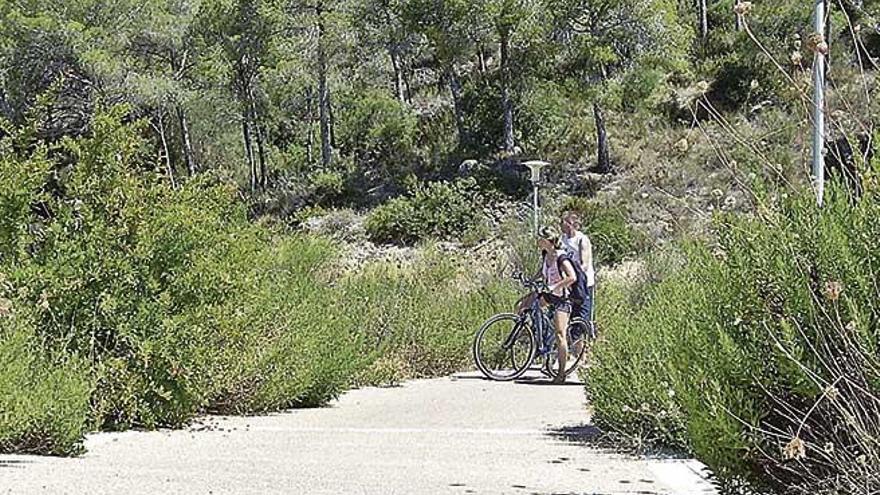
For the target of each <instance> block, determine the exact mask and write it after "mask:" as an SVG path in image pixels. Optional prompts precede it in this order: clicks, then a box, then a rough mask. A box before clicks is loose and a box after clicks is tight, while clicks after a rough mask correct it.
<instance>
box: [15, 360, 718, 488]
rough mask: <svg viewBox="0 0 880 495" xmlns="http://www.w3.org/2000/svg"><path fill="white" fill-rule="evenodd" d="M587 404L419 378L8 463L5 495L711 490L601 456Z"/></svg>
mask: <svg viewBox="0 0 880 495" xmlns="http://www.w3.org/2000/svg"><path fill="white" fill-rule="evenodd" d="M585 407H586V406H585V404H584V393H583V387H582V386H580V385H578V384H569V385H567V386H550V385H543V384H540V382H539V381H537V380H535V381H526V382H524V383H494V382H489V381H486V380H483V379H481V378H479V377H478V376H476V375H474V374H462V375H457V376H454V377H449V378H440V379H435V380H418V381H412V382H408V383H406V384H404V385H403V386H401V387H394V388H367V389H362V390H355V391H352V392H349V393H347V394H345V395H344V396H343V397H342V398H341V399H340V400H338V401H336V402H334V403H333V404H332V405H331V406H330V407H327V408H323V409H310V410H295V411H290V412H285V413H280V414H276V415H271V416H260V417H232V418H221V417H207V418H203V419H202V420H201V421H199V422H198V423H197V424H195V425H193V426H192V427H191V428H189V429H186V430H179V431H158V432H124V433H100V434H95V435H91V436H89V438H88V439H87V441H86V448H87V449H88V452H87V453H86V454H85V455H83V456H82V457H80V458H76V459H58V458H44V457H30V456H0V493H14V494H29V495H30V494H44V493H52V494H57V493H69V494H123V495H134V494H161V493H175V494H251V493H253V494H263V493H268V494H282V493H283V494H377V495H379V494H381V495H386V494H401V495H410V494H467V493H477V494H498V493H505V494H506V493H509V494H570V493H575V494H644V495H648V494H675V495H698V494H699V495H703V494H712V493H714V490H713V489H712V487H711V485H709V484H708V483H707V482H705V481H704V480H703V479H701V478H700V476H699V475H698V471H699V470H700V467H701V466H700V465H699V464H698V463H696V462H694V461H686V460H645V459H636V458H631V457H627V456H623V455H618V454H615V453H611V452H605V451H601V450H597V449H595V448H593V447H590V446H589V445H588V442H587V440H588V439H589V438H590V436H591V435H592V434H594V433H595V430H594V429H593V428H592V427H591V426H590V425H588V424H585V423H584V422H585V420H587V419H588V415H587V412H586V408H585Z"/></svg>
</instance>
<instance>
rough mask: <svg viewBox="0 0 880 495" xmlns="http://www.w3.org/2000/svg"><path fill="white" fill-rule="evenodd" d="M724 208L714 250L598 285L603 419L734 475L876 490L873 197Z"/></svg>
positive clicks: (822, 488) (693, 249) (877, 321)
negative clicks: (745, 212)
mask: <svg viewBox="0 0 880 495" xmlns="http://www.w3.org/2000/svg"><path fill="white" fill-rule="evenodd" d="M875 174H876V171H874V172H872V173H869V174H868V175H867V177H868V180H866V192H865V194H864V195H863V196H862V197H861V198H859V199H854V198H852V197H851V196H850V195H849V194H846V193H845V191H843V190H841V189H839V188H838V189H836V190H835V191H833V192H832V194H831V197H830V198H829V200H828V203H827V205H826V206H825V208H823V209H818V208H817V207H816V206H815V205H814V203H813V202H814V199H813V198H812V196H811V195H809V194H804V195H799V196H796V197H794V198H791V199H789V200H786V201H785V203H784V204H781V205H779V206H778V208H772V209H765V210H763V211H761V212H759V214H758V216H756V217H754V218H742V217H735V216H724V217H718V218H717V221H716V228H715V230H716V234H717V238H718V241H717V244H716V245H714V246H711V245H710V246H707V245H705V244H690V245H682V246H679V248H678V249H676V250H670V251H667V252H665V253H661V254H657V255H655V256H654V258H653V260H652V261H651V263H649V269H648V273H647V275H646V276H645V277H643V278H642V279H641V280H639V281H635V282H630V283H622V284H620V283H619V284H617V285H615V286H613V287H605V288H604V289H603V292H602V299H601V300H600V301H599V303H600V307H599V308H598V315H599V320H600V324H601V325H602V328H603V329H604V330H605V332H604V340H603V342H602V343H601V344H600V345H598V346H597V349H596V360H595V363H594V367H593V369H592V370H591V372H590V379H589V382H588V393H589V395H590V397H591V399H592V401H593V403H594V405H595V408H596V413H597V414H596V418H597V420H598V421H599V422H600V423H601V424H602V425H604V426H605V427H606V428H610V429H614V430H618V431H622V432H627V433H628V434H630V435H633V436H636V437H638V438H641V439H642V440H644V441H645V442H648V443H652V444H661V445H673V446H677V447H682V448H686V449H688V450H690V451H691V452H693V453H694V454H696V456H697V457H698V458H700V459H702V460H704V461H705V462H706V463H707V464H709V466H710V467H711V468H713V470H714V471H715V472H716V473H717V474H718V475H719V476H720V477H721V479H723V480H725V481H727V482H730V483H732V482H734V481H736V480H747V481H749V482H751V483H753V484H754V485H756V486H758V487H762V488H764V489H769V490H772V491H775V492H780V493H857V494H862V493H864V494H867V493H876V492H877V491H878V490H880V477H878V473H880V454H878V452H880V448H878V445H880V444H878V442H880V420H878V418H880V401H878V400H877V397H878V396H880V354H878V344H877V342H878V337H880V303H878V301H880V289H878V285H877V280H878V277H880V222H878V221H877V218H878V214H880V195H878V189H877V186H876V182H873V181H874V179H872V177H876V175H875Z"/></svg>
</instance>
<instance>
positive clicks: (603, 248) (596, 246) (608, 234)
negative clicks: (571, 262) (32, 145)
mask: <svg viewBox="0 0 880 495" xmlns="http://www.w3.org/2000/svg"><path fill="white" fill-rule="evenodd" d="M563 211H573V212H575V213H577V214H578V216H579V217H580V219H581V231H583V232H584V233H586V234H587V235H589V236H590V240H591V241H592V243H593V256H594V258H595V262H596V263H603V264H609V265H613V264H615V263H618V262H620V261H621V260H623V259H624V258H625V257H627V256H630V255H632V254H635V253H637V252H639V251H640V250H641V249H642V248H643V244H644V239H643V236H641V235H640V234H639V232H637V231H636V230H634V229H633V228H632V226H630V224H629V219H628V218H627V214H626V211H625V210H623V209H622V208H620V207H615V206H609V205H605V204H603V203H599V202H596V201H594V200H589V199H586V198H582V197H577V196H575V197H572V198H569V199H568V200H567V201H566V202H565V204H564V205H563Z"/></svg>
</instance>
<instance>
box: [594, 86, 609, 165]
mask: <svg viewBox="0 0 880 495" xmlns="http://www.w3.org/2000/svg"><path fill="white" fill-rule="evenodd" d="M593 118H594V119H595V120H596V171H597V172H599V173H600V174H608V173H611V156H610V153H609V152H608V135H607V133H606V132H605V117H604V116H603V115H602V108H601V107H600V106H599V104H598V103H596V102H593Z"/></svg>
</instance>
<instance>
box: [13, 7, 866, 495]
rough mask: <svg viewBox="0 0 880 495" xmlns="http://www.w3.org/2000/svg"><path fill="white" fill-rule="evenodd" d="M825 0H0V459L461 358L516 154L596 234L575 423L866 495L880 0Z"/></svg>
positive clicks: (522, 239)
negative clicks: (815, 162) (538, 163)
mask: <svg viewBox="0 0 880 495" xmlns="http://www.w3.org/2000/svg"><path fill="white" fill-rule="evenodd" d="M826 3H827V4H828V8H829V16H828V21H829V26H830V27H829V29H828V31H827V32H826V33H821V34H820V33H814V32H813V28H812V21H811V14H812V8H813V5H812V2H796V1H793V0H792V1H774V2H771V1H755V2H746V1H742V0H696V1H676V0H601V1H595V2H593V1H590V2H584V1H579V0H479V1H466V0H441V1H435V0H430V1H428V0H317V1H313V2H303V1H299V0H148V1H143V0H137V1H135V0H118V1H115V2H104V1H99V0H69V1H65V2H44V1H42V0H18V1H15V2H0V20H2V22H0V116H2V125H0V148H2V149H0V161H2V163H0V388H2V392H3V393H2V394H0V451H3V452H33V453H44V454H47V453H48V454H72V453H76V452H78V451H79V449H80V445H81V440H82V438H83V434H84V433H85V432H87V431H91V430H95V429H124V428H131V427H146V428H153V427H160V426H172V427H175V426H180V425H183V424H185V423H186V422H187V421H188V420H190V419H191V418H192V417H194V416H195V415H197V414H201V413H205V412H224V413H250V412H256V411H267V410H277V409H282V408H288V407H298V406H312V405H320V404H323V403H325V402H326V401H327V400H329V399H330V398H332V397H334V396H336V395H337V394H338V393H340V392H341V391H342V390H344V389H346V388H348V387H351V386H356V385H359V384H366V383H369V384H389V383H395V382H397V381H399V380H401V379H404V378H407V377H413V376H430V375H438V374H444V373H449V372H452V371H455V370H458V369H461V368H463V367H467V366H468V365H469V363H468V359H469V354H468V351H467V349H468V345H469V342H470V338H471V335H472V333H473V331H474V330H475V329H476V328H477V326H478V325H479V323H480V322H481V321H482V320H483V319H485V318H486V317H487V316H489V315H491V314H492V313H494V312H496V311H500V310H503V309H507V308H510V305H511V303H512V302H513V301H514V300H515V299H516V296H517V294H516V290H517V289H516V287H514V286H513V285H512V284H511V283H510V282H509V281H508V277H507V276H508V275H509V273H510V272H511V271H512V270H514V269H528V271H530V272H531V271H532V270H533V268H534V267H533V264H534V262H535V259H536V256H537V254H536V253H535V252H534V251H535V250H534V248H533V246H532V242H533V241H532V239H530V238H529V234H528V232H530V231H531V225H530V224H529V222H530V220H529V219H530V218H531V212H530V211H529V207H528V200H529V193H530V187H529V184H528V182H527V180H526V175H525V172H524V169H523V167H522V166H521V162H522V161H523V160H525V159H528V158H541V159H545V160H548V161H550V162H551V163H552V166H551V167H549V168H548V169H547V170H546V172H545V173H546V176H545V179H544V183H543V185H542V205H543V207H544V211H545V219H548V220H547V221H552V219H553V218H555V215H557V214H559V213H561V212H562V211H563V210H574V211H576V212H578V213H580V214H581V216H582V218H583V220H584V228H585V230H586V231H587V232H588V233H589V234H590V235H591V237H592V238H593V239H594V243H595V245H596V255H597V258H598V260H599V262H600V274H599V301H598V302H599V306H598V320H599V326H600V329H601V338H600V340H599V342H597V344H596V346H595V348H594V349H593V360H592V362H591V365H590V367H589V369H588V370H587V375H586V376H587V380H586V383H587V394H588V395H589V397H590V399H591V401H592V404H593V407H594V409H595V415H594V417H595V419H596V421H597V423H598V424H599V425H600V426H601V427H602V428H603V429H605V430H606V431H609V432H616V433H617V434H619V435H620V436H622V437H627V438H629V439H630V440H635V441H636V442H637V444H638V445H641V446H644V447H652V448H653V447H673V448H675V449H678V450H684V451H686V452H688V453H690V454H693V455H695V456H696V457H698V458H699V459H701V460H703V461H705V462H706V463H707V464H708V465H709V466H710V467H711V468H712V469H713V471H714V472H715V473H716V474H717V475H718V477H719V483H720V484H721V485H722V486H724V487H725V488H730V489H736V488H742V489H743V490H746V491H748V490H752V491H767V492H778V493H811V494H812V493H858V494H862V493H864V494H868V493H876V492H877V491H878V490H880V479H878V475H877V473H878V472H880V454H878V453H880V448H878V439H880V424H878V422H877V418H878V413H880V403H878V402H877V399H876V397H878V396H880V376H878V374H877V370H878V353H877V352H878V351H877V342H878V331H880V330H878V322H880V308H878V306H877V301H878V300H880V292H878V286H877V283H876V281H877V278H878V275H880V274H878V266H880V259H878V258H877V253H878V252H880V251H878V248H880V246H878V239H880V231H878V230H877V228H878V225H880V222H878V221H877V214H878V213H880V211H878V204H880V203H878V198H880V196H878V194H880V191H878V189H877V187H878V173H880V169H878V165H877V161H876V159H875V158H874V153H873V151H874V147H875V146H874V141H873V139H874V134H875V132H874V129H875V127H874V125H873V123H874V118H873V116H874V115H875V114H876V112H877V110H878V107H877V105H878V104H877V99H876V98H875V96H876V92H877V70H878V65H877V57H878V56H880V34H878V33H880V23H878V21H877V16H878V15H880V3H878V2H875V1H868V0H864V1H854V0H841V1H838V2H826ZM826 52H827V55H828V60H829V61H830V69H829V71H828V73H827V76H828V83H827V88H826V89H827V95H828V99H827V108H826V114H827V120H828V134H827V136H826V141H825V148H826V150H827V153H826V160H827V170H828V176H829V180H828V187H829V192H828V194H827V197H826V200H827V204H826V206H825V207H824V208H821V209H820V208H818V207H816V206H815V201H814V197H813V195H814V193H813V191H812V188H811V178H810V172H809V170H810V160H811V152H812V145H811V126H812V117H811V113H810V107H809V105H810V96H811V92H812V82H811V72H812V70H811V69H812V65H813V62H814V60H815V57H816V56H817V54H818V53H826ZM585 414H586V412H585ZM743 487H745V488H743Z"/></svg>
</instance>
